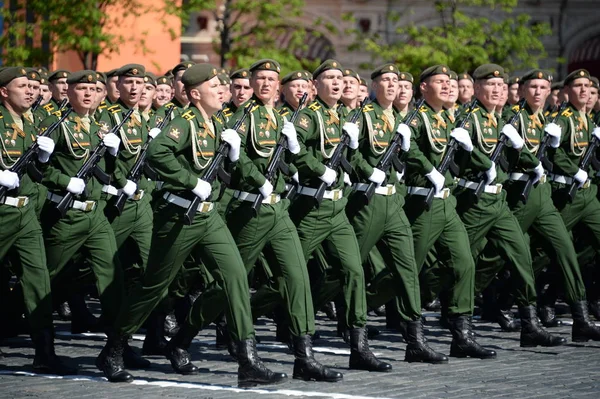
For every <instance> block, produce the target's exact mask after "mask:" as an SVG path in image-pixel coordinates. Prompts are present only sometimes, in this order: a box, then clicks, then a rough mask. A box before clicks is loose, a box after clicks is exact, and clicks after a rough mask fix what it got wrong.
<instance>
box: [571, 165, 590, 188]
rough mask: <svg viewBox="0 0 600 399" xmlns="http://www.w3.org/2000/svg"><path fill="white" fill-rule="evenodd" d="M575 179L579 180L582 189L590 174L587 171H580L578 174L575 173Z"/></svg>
mask: <svg viewBox="0 0 600 399" xmlns="http://www.w3.org/2000/svg"><path fill="white" fill-rule="evenodd" d="M573 179H575V180H577V181H578V182H579V187H581V186H583V184H584V183H585V182H586V181H587V179H588V174H587V172H586V171H585V170H582V169H579V170H578V171H577V173H575V176H573Z"/></svg>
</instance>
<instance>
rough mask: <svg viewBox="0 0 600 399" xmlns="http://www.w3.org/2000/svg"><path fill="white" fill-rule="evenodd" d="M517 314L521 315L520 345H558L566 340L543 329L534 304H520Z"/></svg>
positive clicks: (527, 346)
mask: <svg viewBox="0 0 600 399" xmlns="http://www.w3.org/2000/svg"><path fill="white" fill-rule="evenodd" d="M519 314H520V316H521V347H523V348H529V347H536V346H538V345H541V346H559V345H564V344H565V343H566V342H567V340H566V339H564V338H561V337H556V336H553V335H551V334H550V333H548V331H546V330H544V328H543V327H542V326H541V324H540V321H539V320H538V318H537V314H536V311H535V306H532V305H528V306H521V307H519Z"/></svg>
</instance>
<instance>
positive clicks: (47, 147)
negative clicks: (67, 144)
mask: <svg viewBox="0 0 600 399" xmlns="http://www.w3.org/2000/svg"><path fill="white" fill-rule="evenodd" d="M37 143H38V146H39V147H38V148H39V151H38V160H39V161H40V162H41V163H46V162H48V160H49V159H50V155H52V153H53V152H54V140H52V139H51V138H50V137H44V136H37Z"/></svg>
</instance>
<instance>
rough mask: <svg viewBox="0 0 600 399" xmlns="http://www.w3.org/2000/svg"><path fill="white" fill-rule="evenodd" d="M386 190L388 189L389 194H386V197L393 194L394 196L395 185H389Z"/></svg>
mask: <svg viewBox="0 0 600 399" xmlns="http://www.w3.org/2000/svg"><path fill="white" fill-rule="evenodd" d="M386 189H387V192H386V194H385V195H392V194H394V192H393V191H394V185H393V184H388V185H387V186H386Z"/></svg>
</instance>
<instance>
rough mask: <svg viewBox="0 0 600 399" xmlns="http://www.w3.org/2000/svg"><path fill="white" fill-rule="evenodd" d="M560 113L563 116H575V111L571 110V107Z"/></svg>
mask: <svg viewBox="0 0 600 399" xmlns="http://www.w3.org/2000/svg"><path fill="white" fill-rule="evenodd" d="M560 115H561V116H566V117H567V118H570V117H571V116H573V111H571V110H570V109H568V108H567V109H565V110H564V111H563V112H562V114H560Z"/></svg>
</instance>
